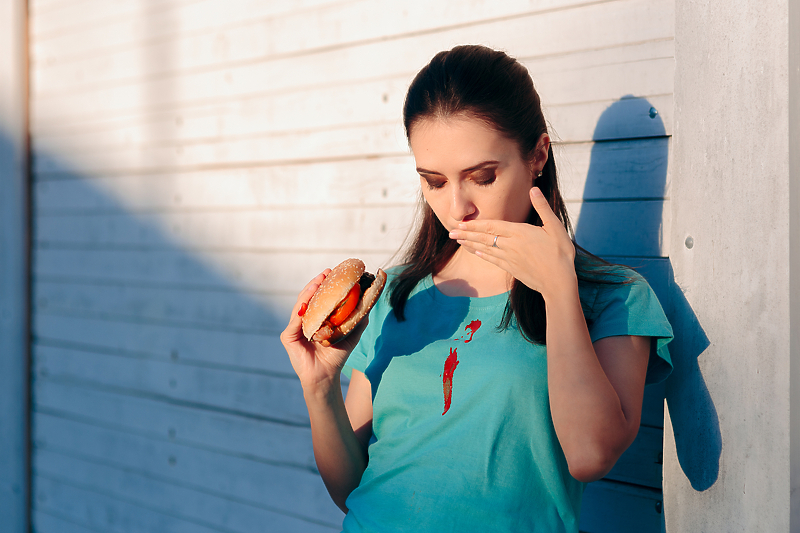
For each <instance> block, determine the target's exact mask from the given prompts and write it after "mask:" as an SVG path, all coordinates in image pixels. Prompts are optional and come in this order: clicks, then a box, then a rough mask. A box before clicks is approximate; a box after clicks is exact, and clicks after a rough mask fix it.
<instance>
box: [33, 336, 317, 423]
mask: <svg viewBox="0 0 800 533" xmlns="http://www.w3.org/2000/svg"><path fill="white" fill-rule="evenodd" d="M34 354H35V361H34V372H35V374H36V376H37V378H38V379H47V380H52V381H56V382H59V383H64V384H72V385H75V386H78V385H80V386H84V387H87V388H95V389H99V390H110V391H117V392H119V393H125V394H129V395H133V396H136V395H138V396H143V397H150V398H154V399H159V400H161V401H165V402H172V403H176V404H181V405H189V406H193V407H194V408H196V409H206V410H208V411H209V412H214V411H221V412H229V413H232V414H237V415H239V416H243V417H251V418H254V419H257V420H265V421H274V422H276V423H285V424H290V425H298V426H306V425H307V424H308V411H307V410H306V406H305V401H304V400H303V391H302V388H301V387H300V381H299V380H297V379H296V378H293V377H276V376H270V375H263V374H257V373H254V372H243V371H236V370H227V369H220V368H207V367H202V366H196V365H190V364H181V363H180V362H171V361H170V362H165V361H160V360H154V359H147V358H141V357H138V358H136V357H122V356H119V355H112V354H106V353H96V352H88V351H83V350H79V349H75V348H63V347H52V346H43V345H37V346H36V347H35V348H34Z"/></svg>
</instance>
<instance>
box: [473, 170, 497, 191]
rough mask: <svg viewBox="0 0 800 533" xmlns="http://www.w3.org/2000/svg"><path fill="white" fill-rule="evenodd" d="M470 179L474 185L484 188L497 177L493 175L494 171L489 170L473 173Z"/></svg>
mask: <svg viewBox="0 0 800 533" xmlns="http://www.w3.org/2000/svg"><path fill="white" fill-rule="evenodd" d="M471 179H472V181H473V182H475V184H476V185H479V186H481V187H486V186H487V185H491V184H492V183H494V182H495V180H497V175H496V174H495V172H494V169H493V168H491V169H486V170H481V171H479V172H476V173H474V174H473V175H472V177H471Z"/></svg>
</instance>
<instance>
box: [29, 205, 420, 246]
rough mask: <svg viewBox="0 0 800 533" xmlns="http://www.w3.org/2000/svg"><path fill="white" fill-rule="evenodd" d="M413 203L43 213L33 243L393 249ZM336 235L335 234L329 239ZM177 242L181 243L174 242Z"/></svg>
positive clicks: (406, 225)
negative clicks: (359, 206)
mask: <svg viewBox="0 0 800 533" xmlns="http://www.w3.org/2000/svg"><path fill="white" fill-rule="evenodd" d="M413 214H414V206H412V205H409V206H396V207H380V208H362V209H352V208H351V206H341V207H335V208H327V207H320V208H307V209H297V210H256V211H241V212H225V211H222V212H195V213H167V214H163V215H140V216H131V215H127V214H114V215H97V216H78V217H75V216H48V217H38V218H37V220H36V228H35V238H36V241H38V242H48V243H71V244H84V245H93V246H103V245H126V246H131V245H133V246H155V247H163V248H168V249H171V248H174V247H175V246H188V247H192V246H202V247H221V248H227V249H230V248H240V249H251V250H253V249H255V250H258V249H262V250H263V249H271V250H306V251H309V250H316V251H321V250H327V251H335V252H338V253H343V250H351V251H359V250H361V251H372V252H381V251H386V252H394V251H395V250H396V249H397V248H398V247H399V246H400V243H402V242H403V239H404V238H405V236H406V234H407V233H408V230H409V228H410V226H411V222H412V219H413ZM333 236H335V238H333ZM179 243H180V244H179Z"/></svg>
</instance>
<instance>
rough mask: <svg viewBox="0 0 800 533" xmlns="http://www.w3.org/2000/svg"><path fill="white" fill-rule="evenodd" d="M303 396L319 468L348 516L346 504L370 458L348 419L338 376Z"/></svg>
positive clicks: (305, 390) (334, 498)
mask: <svg viewBox="0 0 800 533" xmlns="http://www.w3.org/2000/svg"><path fill="white" fill-rule="evenodd" d="M303 393H304V396H305V400H306V405H307V407H308V414H309V419H310V421H311V436H312V441H313V444H314V458H315V459H316V462H317V468H318V469H319V473H320V475H321V476H322V480H323V481H324V482H325V486H326V487H327V489H328V493H329V494H330V496H331V498H332V499H333V501H334V503H336V505H338V506H339V508H340V509H342V511H344V512H345V513H346V512H347V507H346V505H345V500H347V497H348V496H349V495H350V493H351V492H352V491H353V489H355V488H356V487H357V486H358V484H359V482H360V481H361V475H362V474H363V473H364V470H365V469H366V467H367V455H366V451H365V450H364V449H363V448H362V445H361V444H360V442H359V441H358V439H357V438H356V435H355V432H354V430H353V427H352V425H351V423H350V419H349V417H348V415H347V410H346V409H345V405H344V399H343V397H342V389H341V381H340V378H339V375H338V374H337V375H336V376H335V377H334V378H333V379H332V380H331V382H330V383H328V384H324V385H319V384H318V385H316V386H315V387H314V388H313V389H312V390H308V389H304V391H303Z"/></svg>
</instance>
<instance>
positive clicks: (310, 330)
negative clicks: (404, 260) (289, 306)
mask: <svg viewBox="0 0 800 533" xmlns="http://www.w3.org/2000/svg"><path fill="white" fill-rule="evenodd" d="M364 270H365V267H364V262H363V261H361V260H360V259H347V260H345V261H343V262H342V263H340V264H339V265H338V266H336V268H334V269H333V270H331V272H330V274H328V276H327V277H326V278H325V279H324V280H323V282H322V284H321V285H320V286H319V288H318V289H317V292H315V293H314V295H313V296H312V297H311V300H310V301H309V302H308V308H307V309H306V312H305V314H303V318H302V327H303V335H305V337H306V339H308V340H312V337H314V335H315V333H317V331H318V330H320V328H323V326H324V327H326V328H330V329H331V330H332V333H331V335H330V336H329V338H327V339H322V340H320V341H319V342H320V343H321V344H323V345H325V346H328V345H330V344H333V343H335V342H336V341H338V340H339V339H341V338H343V337H344V336H345V335H347V334H348V333H350V332H351V331H353V329H355V327H356V325H358V323H359V322H360V321H361V319H363V318H364V317H365V316H367V314H369V311H370V309H372V306H373V305H375V302H376V301H377V300H378V297H379V296H380V294H381V292H382V291H383V287H384V285H385V284H386V273H384V272H383V271H382V270H380V269H378V272H377V273H376V275H375V280H374V281H373V282H372V284H371V285H370V286H369V288H367V289H366V290H364V291H362V294H361V297H360V298H359V302H358V304H357V305H356V308H355V309H354V310H353V312H352V313H351V314H350V316H349V317H347V319H345V321H344V322H342V323H341V324H340V325H339V326H338V327H334V326H331V325H330V324H329V323H327V320H328V317H330V315H331V314H332V313H333V312H334V311H335V310H336V308H337V307H338V306H339V304H340V303H341V302H342V300H344V299H345V298H346V297H347V295H348V293H349V292H350V289H352V288H353V285H355V284H356V283H359V281H360V280H361V276H362V275H364ZM314 340H317V339H314Z"/></svg>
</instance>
